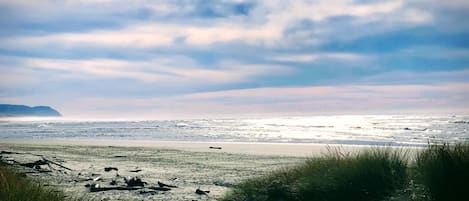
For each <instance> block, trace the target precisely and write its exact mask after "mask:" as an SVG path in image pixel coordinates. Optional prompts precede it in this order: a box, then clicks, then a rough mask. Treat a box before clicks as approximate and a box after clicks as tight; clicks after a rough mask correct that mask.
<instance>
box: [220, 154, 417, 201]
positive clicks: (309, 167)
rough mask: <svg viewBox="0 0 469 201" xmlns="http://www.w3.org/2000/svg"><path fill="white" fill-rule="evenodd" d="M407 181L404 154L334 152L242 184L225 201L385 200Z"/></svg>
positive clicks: (228, 194) (229, 193) (227, 195)
mask: <svg viewBox="0 0 469 201" xmlns="http://www.w3.org/2000/svg"><path fill="white" fill-rule="evenodd" d="M407 178H408V177H407V160H406V157H405V154H403V153H402V152H401V151H395V150H391V149H388V148H383V149H370V150H367V151H363V152H360V153H358V154H355V155H348V154H342V153H341V152H340V151H332V152H330V153H329V154H328V155H325V156H323V157H317V158H310V159H308V160H307V161H306V162H305V163H304V164H301V165H299V166H296V167H292V168H285V169H282V170H278V171H275V172H272V173H270V174H268V175H266V176H262V177H259V178H252V179H248V180H246V181H244V182H241V183H240V184H238V185H237V186H235V188H234V189H232V190H231V191H230V192H228V193H227V194H226V196H225V197H224V198H223V199H222V200H223V201H247V200H249V201H281V200H292V201H303V200H315V201H339V200H340V201H342V200H360V201H372V200H382V199H384V198H385V197H387V196H389V195H391V194H392V193H393V192H395V191H396V190H397V189H401V188H403V187H404V186H405V185H406V184H407V183H408V182H407Z"/></svg>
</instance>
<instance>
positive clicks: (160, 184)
mask: <svg viewBox="0 0 469 201" xmlns="http://www.w3.org/2000/svg"><path fill="white" fill-rule="evenodd" d="M158 186H160V187H168V188H177V186H174V185H169V184H165V183H162V182H159V181H158Z"/></svg>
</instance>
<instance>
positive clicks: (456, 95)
mask: <svg viewBox="0 0 469 201" xmlns="http://www.w3.org/2000/svg"><path fill="white" fill-rule="evenodd" d="M468 90H469V85H468V84H458V83H450V84H443V85H434V86H428V85H401V86H394V85H350V86H340V87H337V86H323V87H314V86H309V87H271V88H253V89H243V90H227V91H217V92H204V93H192V94H186V95H180V96H171V97H160V98H144V99H136V98H121V99H107V98H83V99H77V100H72V101H71V102H68V103H67V104H65V105H69V104H70V105H74V106H78V107H79V108H75V109H74V110H68V111H66V113H68V114H69V115H70V116H73V115H76V114H80V113H82V111H81V110H85V111H89V112H90V113H93V112H96V110H97V111H101V110H104V111H106V112H104V113H105V114H108V113H107V112H110V113H113V114H114V113H119V112H116V111H111V110H113V108H128V107H131V109H130V111H147V112H146V114H147V115H148V116H145V117H143V116H140V118H155V117H158V116H159V117H162V116H164V117H167V118H169V117H174V116H179V117H180V116H181V115H184V117H207V116H210V115H215V116H217V115H219V116H223V115H226V116H231V115H241V116H242V115H255V114H295V113H299V114H324V113H339V114H376V113H378V114H383V113H388V114H389V113H399V112H402V111H408V112H416V111H417V112H418V111H419V112H422V111H425V112H426V113H432V112H434V113H439V112H442V111H443V112H456V113H464V112H467V109H466V110H461V108H468V106H469V105H468V104H467V102H466V101H464V100H467V98H469V97H468V93H467V92H468ZM364 103H366V104H364ZM64 107H65V108H71V107H66V106H64ZM151 114H158V115H155V116H151ZM121 116H124V117H132V116H131V114H130V113H125V114H124V115H122V114H121Z"/></svg>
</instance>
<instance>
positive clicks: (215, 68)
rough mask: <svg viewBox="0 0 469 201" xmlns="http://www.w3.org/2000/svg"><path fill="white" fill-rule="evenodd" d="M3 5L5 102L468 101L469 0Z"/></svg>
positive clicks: (330, 108) (376, 106) (0, 33)
mask: <svg viewBox="0 0 469 201" xmlns="http://www.w3.org/2000/svg"><path fill="white" fill-rule="evenodd" d="M0 13H1V14H0V26H1V29H0V73H1V74H0V84H1V86H0V102H8V103H24V104H31V105H38V104H46V105H53V106H56V107H58V108H59V109H60V110H62V111H64V112H63V113H65V114H66V115H67V113H69V114H71V115H80V114H82V115H86V114H90V115H91V114H93V115H96V113H97V112H96V111H103V112H105V113H109V114H111V113H122V115H124V116H125V115H131V114H132V113H134V112H136V111H140V110H141V111H154V112H150V113H152V114H154V113H159V114H163V113H164V114H165V115H171V114H175V113H177V114H179V115H186V116H190V115H200V114H203V113H207V114H211V115H215V114H218V115H223V114H229V115H233V114H234V113H237V114H243V113H295V114H296V113H307V114H311V113H315V112H317V113H349V112H350V113H357V112H358V113H359V112H360V111H361V112H362V113H371V112H382V113H386V112H391V113H392V112H405V111H420V112H421V111H427V112H431V111H432V110H434V111H435V112H454V111H458V110H459V111H467V108H468V107H467V104H466V105H465V104H464V103H462V102H461V100H462V99H464V98H467V94H469V88H468V83H469V81H467V76H468V75H469V73H468V72H469V41H468V37H467V35H468V34H469V26H468V24H467V23H465V20H464V19H466V18H467V17H469V16H468V14H466V13H469V3H467V2H466V1H450V2H441V1H419V0H415V1H400V0H398V1H395V0H394V1H386V0H384V1H361V0H332V1H311V0H294V1H280V0H274V1H272V0H252V1H245V0H241V1H240V0H223V1H189V2H187V1H179V0H177V1H166V0H161V1H149V0H137V1H132V2H129V1H121V0H67V1H54V0H41V1H30V0H18V1H3V0H0ZM442 94H443V95H444V96H443V95H442ZM362 102H367V103H368V104H367V105H368V106H369V107H361V106H360V104H359V103H362ZM357 104H358V105H357ZM76 105H84V106H83V107H78V108H80V109H78V110H77V109H76V108H77V107H76ZM123 105H127V106H126V107H125V108H126V109H123ZM191 106H193V107H191ZM178 108H179V109H178ZM194 108H196V109H194ZM112 111H114V112H112ZM119 111H120V112H119ZM204 111H207V112H204ZM208 111H211V112H208ZM186 113H187V114H186ZM149 116H152V115H149Z"/></svg>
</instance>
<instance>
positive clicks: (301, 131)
mask: <svg viewBox="0 0 469 201" xmlns="http://www.w3.org/2000/svg"><path fill="white" fill-rule="evenodd" d="M0 128H1V129H0V141H1V140H2V139H3V140H5V139H19V140H21V139H44V140H54V139H58V140H67V139H70V140H75V139H76V140H80V139H83V140H90V139H91V140H92V139H103V140H158V141H197V142H265V143H326V144H351V145H391V146H392V145H396V146H397V145H399V146H422V145H426V144H428V143H429V142H457V141H463V140H468V139H469V132H468V131H469V116H468V115H457V116H451V115H446V116H443V115H441V116H428V115H425V116H423V115H338V116H307V117H305V116H298V117H272V118H222V119H191V120H144V121H105V120H100V121H90V120H70V119H42V120H31V119H30V120H12V119H2V120H0Z"/></svg>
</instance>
